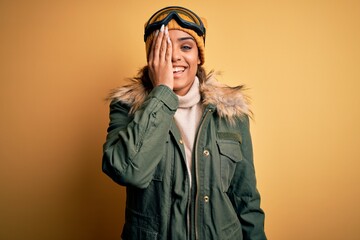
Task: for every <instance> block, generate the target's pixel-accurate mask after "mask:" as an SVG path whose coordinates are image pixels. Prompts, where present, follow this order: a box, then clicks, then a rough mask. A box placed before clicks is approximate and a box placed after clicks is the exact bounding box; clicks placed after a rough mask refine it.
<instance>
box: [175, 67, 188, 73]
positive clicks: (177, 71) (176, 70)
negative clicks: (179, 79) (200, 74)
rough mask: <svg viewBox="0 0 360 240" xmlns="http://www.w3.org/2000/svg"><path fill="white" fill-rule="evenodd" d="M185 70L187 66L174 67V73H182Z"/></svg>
mask: <svg viewBox="0 0 360 240" xmlns="http://www.w3.org/2000/svg"><path fill="white" fill-rule="evenodd" d="M184 71H185V67H173V73H180V72H184Z"/></svg>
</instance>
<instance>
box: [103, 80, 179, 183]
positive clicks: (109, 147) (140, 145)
mask: <svg viewBox="0 0 360 240" xmlns="http://www.w3.org/2000/svg"><path fill="white" fill-rule="evenodd" d="M177 107H178V98H177V96H176V95H175V94H174V93H173V91H172V90H171V89H170V88H168V87H166V86H162V85H161V86H158V87H155V88H154V89H153V90H152V91H151V93H150V94H149V96H148V97H147V98H146V100H145V101H144V104H143V105H142V106H141V107H140V108H139V110H137V111H136V112H135V113H134V115H133V116H132V117H129V115H128V107H125V106H124V105H123V104H122V103H121V102H113V103H111V104H110V124H109V128H108V134H107V137H106V142H105V144H104V145H103V159H102V169H103V172H105V173H106V174H107V175H108V176H109V177H111V178H112V179H113V180H114V181H115V182H117V183H119V184H120V185H124V186H128V185H131V186H135V187H138V188H146V187H147V186H148V185H149V184H150V182H151V180H152V177H153V174H154V172H155V169H156V167H157V165H158V163H159V162H160V160H161V159H162V157H163V153H164V151H165V145H166V140H167V135H168V132H169V129H170V126H171V123H172V119H173V116H174V114H175V111H176V109H177Z"/></svg>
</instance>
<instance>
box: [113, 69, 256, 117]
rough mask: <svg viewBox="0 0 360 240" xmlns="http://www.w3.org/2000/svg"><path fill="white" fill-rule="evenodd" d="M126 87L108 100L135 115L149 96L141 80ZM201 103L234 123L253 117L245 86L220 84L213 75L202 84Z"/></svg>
mask: <svg viewBox="0 0 360 240" xmlns="http://www.w3.org/2000/svg"><path fill="white" fill-rule="evenodd" d="M130 80H131V82H130V83H129V84H127V85H125V86H121V87H119V88H116V89H114V90H113V91H112V92H111V93H110V95H109V98H108V100H110V101H116V102H117V101H120V102H123V103H125V104H127V105H129V106H131V110H130V113H131V114H132V113H134V112H135V111H136V110H137V109H138V108H139V107H140V106H141V105H142V104H143V102H144V101H145V99H146V97H147V96H148V94H149V90H147V89H146V87H145V86H144V84H143V83H142V81H141V80H140V79H137V78H134V79H130ZM199 88H200V94H201V101H202V103H203V104H204V105H213V106H214V107H215V108H216V111H217V114H218V115H219V116H220V117H224V118H226V119H228V120H229V121H230V122H232V121H233V120H234V119H235V118H236V117H243V116H244V115H248V116H249V115H250V116H251V115H252V113H251V110H250V109H249V98H248V97H247V96H246V95H244V93H243V91H244V86H243V85H241V86H236V87H230V86H227V85H225V84H223V83H220V82H219V81H217V80H216V78H215V77H214V76H213V75H212V74H211V75H210V76H209V77H208V78H207V79H206V81H204V82H201V83H200V86H199Z"/></svg>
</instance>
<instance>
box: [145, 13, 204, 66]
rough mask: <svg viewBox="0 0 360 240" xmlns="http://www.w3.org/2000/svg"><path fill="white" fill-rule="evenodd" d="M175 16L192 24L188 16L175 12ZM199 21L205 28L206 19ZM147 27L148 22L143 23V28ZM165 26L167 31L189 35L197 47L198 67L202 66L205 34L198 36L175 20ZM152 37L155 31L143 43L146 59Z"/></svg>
mask: <svg viewBox="0 0 360 240" xmlns="http://www.w3.org/2000/svg"><path fill="white" fill-rule="evenodd" d="M177 14H178V15H179V17H180V18H181V19H183V20H185V21H188V22H193V20H192V19H191V18H190V17H189V16H187V15H185V14H183V13H182V12H181V11H179V12H177ZM167 15H168V14H167V13H164V14H162V15H159V16H157V17H156V19H155V20H156V21H161V20H163V19H164V18H166V17H167ZM201 21H202V23H203V25H204V27H205V28H206V27H207V22H206V19H204V18H201ZM147 25H148V21H147V22H146V23H145V28H146V27H147ZM166 26H167V27H168V29H169V30H181V31H184V32H186V33H188V34H189V35H191V36H192V37H193V38H194V39H195V41H196V44H197V47H198V49H199V58H200V62H201V63H200V65H203V64H204V62H205V34H203V35H202V36H199V35H198V34H197V33H196V32H195V31H194V30H192V29H190V28H185V27H182V26H180V25H179V24H178V22H177V21H176V20H175V19H171V20H170V21H169V22H168V24H167V25H166ZM154 35H155V31H153V32H152V33H151V34H150V35H148V36H147V38H146V41H145V47H146V56H147V58H148V57H149V53H150V47H151V43H152V41H153V39H154Z"/></svg>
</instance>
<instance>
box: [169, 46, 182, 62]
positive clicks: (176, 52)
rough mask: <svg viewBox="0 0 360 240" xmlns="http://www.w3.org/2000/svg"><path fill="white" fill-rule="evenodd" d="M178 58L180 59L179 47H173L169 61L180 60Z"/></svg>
mask: <svg viewBox="0 0 360 240" xmlns="http://www.w3.org/2000/svg"><path fill="white" fill-rule="evenodd" d="M180 59H181V52H180V49H177V48H176V47H173V49H172V56H171V61H172V62H177V61H180Z"/></svg>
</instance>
